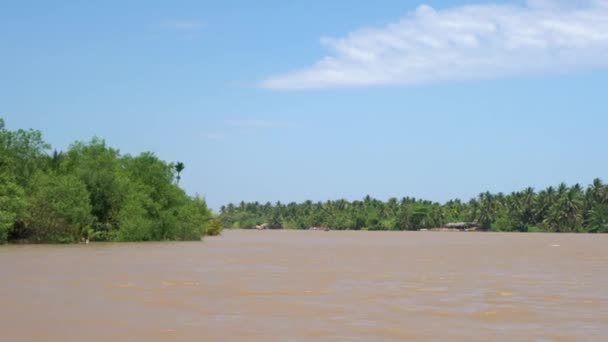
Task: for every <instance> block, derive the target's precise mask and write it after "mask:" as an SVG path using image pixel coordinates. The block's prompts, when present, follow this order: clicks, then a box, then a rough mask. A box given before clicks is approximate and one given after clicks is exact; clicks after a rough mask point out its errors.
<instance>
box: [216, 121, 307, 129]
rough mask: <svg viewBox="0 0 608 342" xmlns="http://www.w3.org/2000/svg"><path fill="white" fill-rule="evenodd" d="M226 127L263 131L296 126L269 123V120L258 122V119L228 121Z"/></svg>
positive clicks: (274, 122) (292, 124) (281, 122)
mask: <svg viewBox="0 0 608 342" xmlns="http://www.w3.org/2000/svg"><path fill="white" fill-rule="evenodd" d="M225 123H226V125H228V126H230V127H236V128H245V129H261V128H291V127H295V126H296V124H295V123H293V122H288V121H268V120H256V119H245V120H227V121H226V122H225Z"/></svg>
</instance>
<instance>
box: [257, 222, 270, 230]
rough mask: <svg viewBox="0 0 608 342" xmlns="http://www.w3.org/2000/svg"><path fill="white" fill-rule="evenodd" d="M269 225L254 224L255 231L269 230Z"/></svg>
mask: <svg viewBox="0 0 608 342" xmlns="http://www.w3.org/2000/svg"><path fill="white" fill-rule="evenodd" d="M269 228H270V225H269V224H268V223H262V224H256V225H255V229H257V230H266V229H269Z"/></svg>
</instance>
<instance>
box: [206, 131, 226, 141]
mask: <svg viewBox="0 0 608 342" xmlns="http://www.w3.org/2000/svg"><path fill="white" fill-rule="evenodd" d="M201 137H203V138H205V139H208V140H220V139H223V138H224V134H223V133H222V132H202V133H201Z"/></svg>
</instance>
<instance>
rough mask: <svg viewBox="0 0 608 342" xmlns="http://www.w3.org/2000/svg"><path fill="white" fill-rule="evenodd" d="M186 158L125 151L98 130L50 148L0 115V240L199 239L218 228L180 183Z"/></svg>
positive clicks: (202, 202)
mask: <svg viewBox="0 0 608 342" xmlns="http://www.w3.org/2000/svg"><path fill="white" fill-rule="evenodd" d="M183 169H184V164H183V163H181V162H179V163H178V164H177V166H176V165H175V164H173V163H168V162H165V161H163V160H161V159H159V158H158V157H157V156H156V155H155V154H154V153H152V152H144V153H141V154H139V155H137V156H131V155H129V154H125V155H123V154H121V153H120V151H119V150H117V149H114V148H112V147H109V146H107V145H106V142H105V141H104V140H102V139H99V138H93V139H92V140H91V141H89V142H75V143H73V144H72V145H71V146H70V147H69V148H68V150H67V151H65V152H59V151H53V152H51V146H50V145H49V144H48V143H46V142H45V141H44V140H43V139H42V133H41V132H39V131H36V130H17V131H10V130H8V129H7V128H6V127H5V125H4V120H2V118H0V243H3V242H7V241H28V242H76V241H79V240H81V239H87V240H88V239H91V238H92V239H97V240H105V241H144V240H199V239H201V237H202V236H204V235H206V234H207V231H208V229H209V230H210V233H212V234H219V233H220V231H221V228H220V229H219V231H218V227H217V225H215V226H214V225H213V224H212V223H213V222H212V221H213V219H214V217H213V215H212V213H211V211H210V210H209V208H208V207H207V204H206V202H205V200H204V199H202V198H200V197H190V196H188V195H187V194H186V193H185V191H184V190H183V189H181V188H180V187H179V185H178V182H177V180H178V179H179V178H178V174H179V172H181V171H182V170H183Z"/></svg>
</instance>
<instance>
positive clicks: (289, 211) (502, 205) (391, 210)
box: [220, 179, 608, 233]
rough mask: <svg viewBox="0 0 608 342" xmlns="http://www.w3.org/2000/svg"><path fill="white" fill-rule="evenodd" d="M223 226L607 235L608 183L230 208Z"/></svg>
mask: <svg viewBox="0 0 608 342" xmlns="http://www.w3.org/2000/svg"><path fill="white" fill-rule="evenodd" d="M220 218H221V220H222V222H223V224H224V226H226V227H235V228H254V227H255V226H256V225H258V224H261V223H266V224H267V225H268V226H269V227H270V228H289V229H306V228H309V227H326V228H331V229H355V230H364V229H365V230H418V229H424V228H436V227H442V226H444V225H445V224H446V223H448V222H472V223H476V224H478V225H479V226H480V227H481V229H483V230H492V231H519V232H592V233H606V232H608V185H606V184H604V183H603V182H602V181H601V180H600V179H595V180H593V182H592V184H590V185H589V186H587V187H586V189H583V187H582V186H580V185H579V184H575V185H573V186H567V185H566V184H564V183H562V184H559V186H557V187H548V188H546V189H544V190H541V191H538V192H536V191H535V190H534V189H532V188H527V189H525V190H523V191H519V192H513V193H511V194H508V195H505V194H503V193H498V194H492V193H489V192H485V193H482V194H480V195H479V196H478V197H477V198H474V199H471V200H469V201H468V202H463V201H461V200H458V199H456V200H451V201H448V202H447V203H445V204H440V203H436V202H432V201H426V200H421V199H416V198H410V197H405V198H402V199H396V198H391V199H389V200H388V201H380V200H377V199H374V198H371V197H370V196H367V197H365V198H364V199H363V200H361V201H347V200H344V199H342V200H336V201H327V202H316V203H315V202H312V201H305V202H303V203H289V204H283V203H280V202H277V203H276V204H271V203H266V204H261V203H258V202H254V203H245V202H241V203H240V204H238V205H234V204H229V205H227V206H224V207H222V208H221V210H220Z"/></svg>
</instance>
